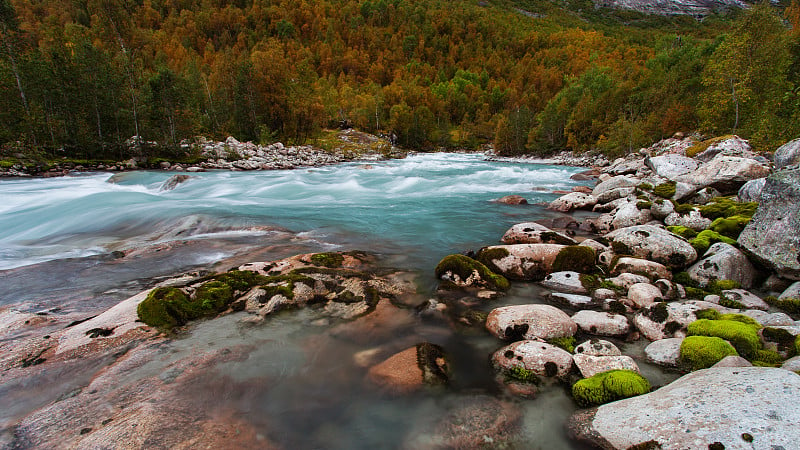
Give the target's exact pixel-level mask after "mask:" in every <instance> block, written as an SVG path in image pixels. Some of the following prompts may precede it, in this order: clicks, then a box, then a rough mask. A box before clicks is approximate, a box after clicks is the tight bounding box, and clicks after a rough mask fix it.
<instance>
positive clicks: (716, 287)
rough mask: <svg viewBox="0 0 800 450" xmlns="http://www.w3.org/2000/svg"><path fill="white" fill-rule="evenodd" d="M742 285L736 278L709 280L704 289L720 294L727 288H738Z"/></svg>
mask: <svg viewBox="0 0 800 450" xmlns="http://www.w3.org/2000/svg"><path fill="white" fill-rule="evenodd" d="M740 287H742V284H741V283H739V282H738V281H736V280H711V281H710V282H709V283H708V286H706V290H708V291H709V292H711V293H713V294H717V295H720V294H722V291H727V290H728V289H739V288H740Z"/></svg>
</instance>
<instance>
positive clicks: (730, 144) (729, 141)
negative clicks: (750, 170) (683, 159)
mask: <svg viewBox="0 0 800 450" xmlns="http://www.w3.org/2000/svg"><path fill="white" fill-rule="evenodd" d="M709 141H710V142H711V145H709V146H708V147H706V149H705V150H703V151H702V152H701V153H698V154H697V155H695V156H694V157H695V159H696V160H698V161H702V162H708V161H711V160H712V159H713V158H714V157H716V156H717V155H723V156H737V157H741V158H755V157H756V154H755V153H753V151H752V150H753V148H752V147H751V146H750V143H749V142H747V140H745V139H742V138H740V137H739V136H735V135H734V136H722V137H718V138H714V139H710V140H709ZM707 142H708V141H707Z"/></svg>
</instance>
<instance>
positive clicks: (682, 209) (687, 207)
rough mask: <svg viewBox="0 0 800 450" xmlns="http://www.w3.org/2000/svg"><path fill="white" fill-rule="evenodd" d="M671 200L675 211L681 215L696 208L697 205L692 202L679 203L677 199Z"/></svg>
mask: <svg viewBox="0 0 800 450" xmlns="http://www.w3.org/2000/svg"><path fill="white" fill-rule="evenodd" d="M670 201H671V202H672V206H674V207H675V212H676V213H678V214H680V215H686V214H689V213H690V212H692V211H694V210H695V207H694V206H695V205H692V204H690V203H678V202H676V201H675V200H670Z"/></svg>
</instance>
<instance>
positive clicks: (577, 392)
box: [572, 370, 650, 407]
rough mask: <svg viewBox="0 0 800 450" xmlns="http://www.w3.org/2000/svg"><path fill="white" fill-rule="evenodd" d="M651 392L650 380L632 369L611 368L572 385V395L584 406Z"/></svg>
mask: <svg viewBox="0 0 800 450" xmlns="http://www.w3.org/2000/svg"><path fill="white" fill-rule="evenodd" d="M648 392H650V382H649V381H647V379H646V378H645V377H643V376H641V375H640V374H638V373H636V372H634V371H632V370H610V371H608V372H603V373H599V374H597V375H595V376H592V377H589V378H584V379H582V380H579V381H578V382H577V383H575V384H574V385H572V397H573V398H574V399H575V401H576V402H578V404H579V405H580V406H582V407H589V406H595V405H602V404H604V403H609V402H613V401H616V400H621V399H623V398H629V397H635V396H637V395H642V394H647V393H648Z"/></svg>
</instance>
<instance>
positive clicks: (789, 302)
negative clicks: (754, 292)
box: [764, 296, 800, 319]
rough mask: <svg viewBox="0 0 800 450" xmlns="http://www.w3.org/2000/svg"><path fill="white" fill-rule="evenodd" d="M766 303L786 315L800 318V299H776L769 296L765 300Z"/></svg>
mask: <svg viewBox="0 0 800 450" xmlns="http://www.w3.org/2000/svg"><path fill="white" fill-rule="evenodd" d="M764 301H765V302H767V304H769V305H772V306H774V307H776V308H778V309H780V310H781V311H783V312H785V313H786V314H789V315H790V316H792V318H794V319H797V318H798V317H800V299H797V298H784V299H778V298H776V297H773V296H769V297H767V298H765V299H764Z"/></svg>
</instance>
